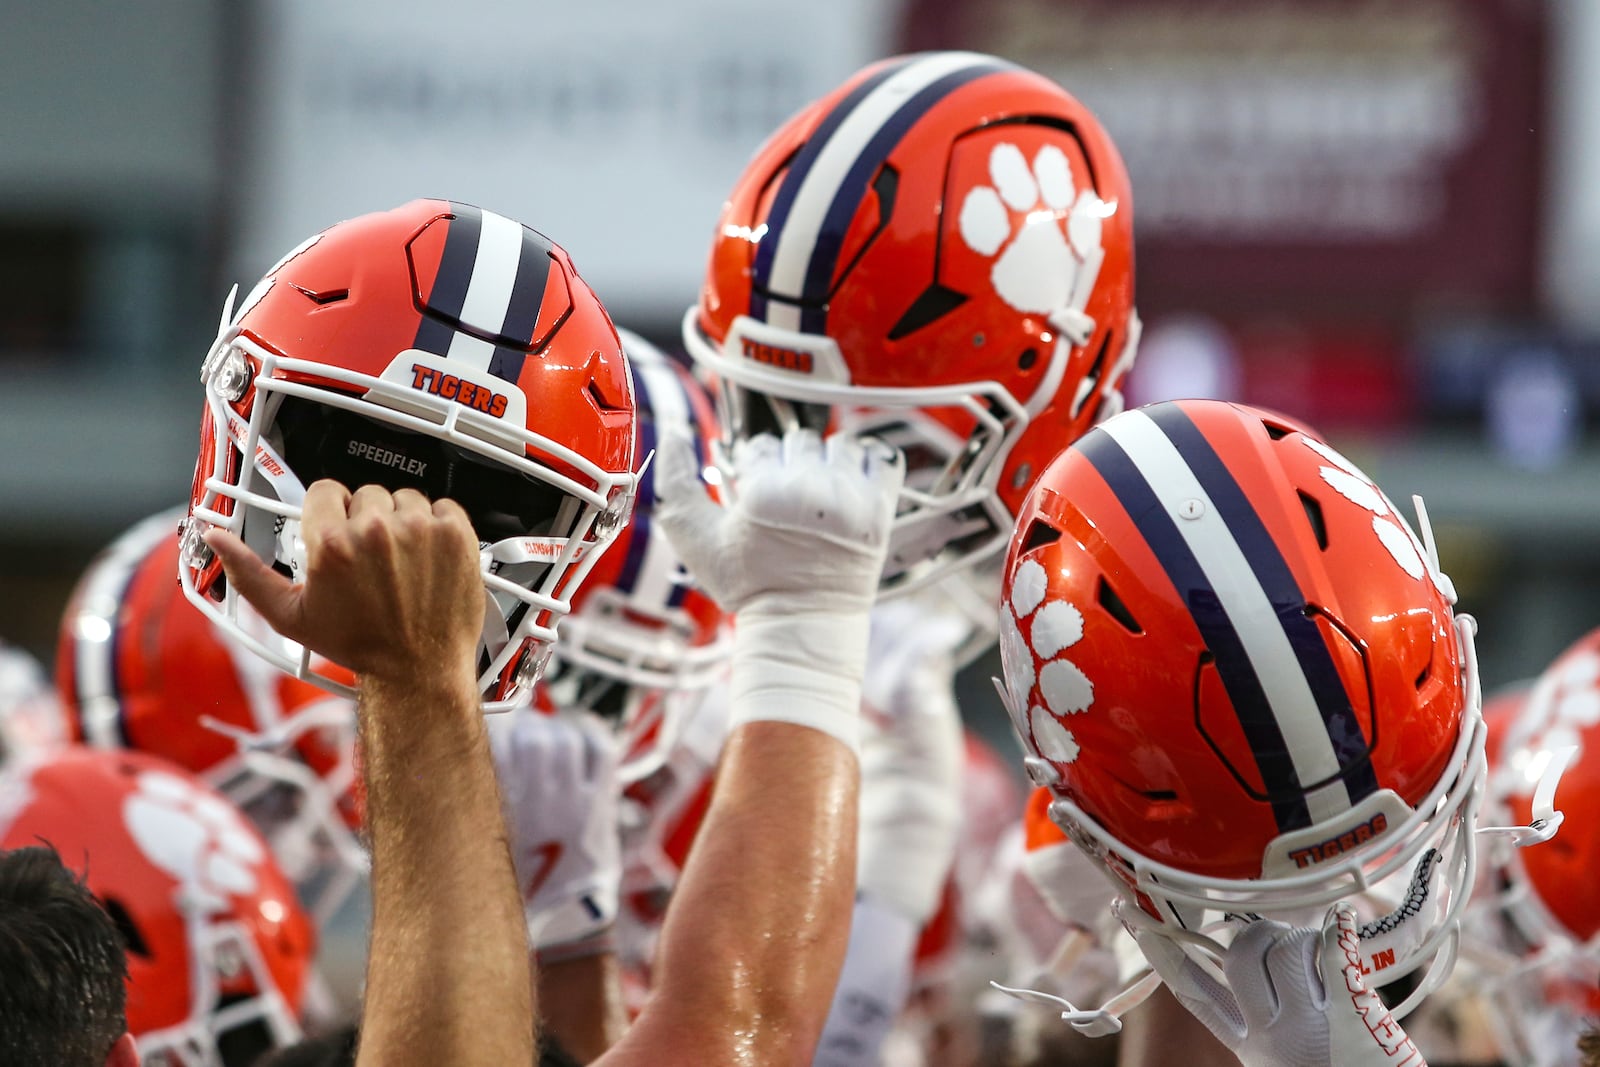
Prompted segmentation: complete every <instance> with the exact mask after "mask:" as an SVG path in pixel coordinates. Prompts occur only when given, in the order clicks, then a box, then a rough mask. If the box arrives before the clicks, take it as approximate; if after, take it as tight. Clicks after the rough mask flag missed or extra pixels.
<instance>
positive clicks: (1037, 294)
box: [960, 143, 1106, 315]
mask: <svg viewBox="0 0 1600 1067" xmlns="http://www.w3.org/2000/svg"><path fill="white" fill-rule="evenodd" d="M989 180H990V182H991V183H992V184H990V185H980V186H977V187H976V188H974V189H973V190H972V191H971V192H969V193H967V195H966V198H965V199H964V200H963V201H962V202H961V216H960V230H961V238H962V240H964V241H965V242H966V244H967V247H968V248H971V249H972V250H973V251H974V252H977V253H978V254H980V255H983V256H995V257H997V258H996V259H995V261H994V265H993V267H992V268H991V270H990V274H989V277H990V280H991V281H992V282H993V283H994V288H995V292H997V293H999V294H1000V298H1001V299H1002V300H1004V301H1005V302H1006V303H1007V304H1009V305H1011V306H1012V307H1014V308H1016V309H1017V310H1018V311H1022V312H1028V313H1032V314H1040V315H1047V314H1050V313H1052V312H1057V311H1060V310H1061V309H1063V308H1067V307H1071V306H1073V305H1074V303H1075V300H1074V297H1075V296H1076V295H1077V290H1078V289H1079V288H1080V284H1079V283H1080V279H1079V277H1078V275H1079V272H1080V271H1081V270H1082V269H1084V263H1085V262H1086V261H1087V260H1088V259H1089V258H1090V257H1091V255H1092V254H1094V253H1097V252H1098V251H1099V249H1100V236H1101V225H1102V221H1103V220H1104V218H1105V217H1106V205H1105V203H1104V202H1103V201H1102V200H1101V199H1100V198H1099V197H1098V196H1096V195H1095V193H1094V192H1093V191H1092V190H1088V189H1085V190H1083V191H1082V192H1079V191H1078V190H1077V188H1076V186H1075V184H1074V182H1073V176H1072V168H1071V166H1070V164H1069V163H1068V162H1067V157H1066V154H1065V153H1064V152H1062V151H1061V149H1060V148H1057V147H1056V146H1055V145H1045V146H1044V147H1043V148H1041V149H1039V153H1038V155H1036V156H1035V157H1034V159H1033V162H1032V163H1031V164H1030V163H1029V162H1028V161H1027V159H1025V158H1024V157H1023V155H1022V150H1021V149H1020V148H1018V147H1017V146H1016V145H1014V144H1010V143H1001V144H998V145H996V146H995V147H994V150H993V151H992V152H991V153H990V154H989ZM1063 216H1065V220H1064V221H1065V224H1066V225H1065V229H1063V226H1062V223H1063Z"/></svg>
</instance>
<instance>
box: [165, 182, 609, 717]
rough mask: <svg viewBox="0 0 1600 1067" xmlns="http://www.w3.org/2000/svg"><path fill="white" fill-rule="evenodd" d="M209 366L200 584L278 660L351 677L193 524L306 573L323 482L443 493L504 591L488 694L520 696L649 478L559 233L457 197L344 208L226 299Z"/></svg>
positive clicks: (323, 679)
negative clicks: (261, 627)
mask: <svg viewBox="0 0 1600 1067" xmlns="http://www.w3.org/2000/svg"><path fill="white" fill-rule="evenodd" d="M201 380H202V381H203V382H204V383H205V387H206V410H205V417H204V419H203V421H202V427H201V444H200V456H199V461H198V464H197V466H196V469H195V480H194V491H193V500H192V502H191V508H190V511H191V514H190V518H189V519H188V520H187V521H186V527H185V532H184V535H183V546H182V547H183V557H182V562H181V565H180V568H179V571H180V574H181V575H182V577H183V582H184V588H185V591H186V592H187V594H188V595H189V598H190V599H191V600H192V601H193V602H194V603H195V604H197V605H199V606H200V608H201V609H202V610H203V611H205V612H206V614H207V615H209V616H210V617H211V618H213V619H214V620H215V621H216V622H217V624H218V625H220V626H222V627H224V628H226V629H228V630H230V631H232V632H233V633H234V634H235V636H236V637H238V638H239V639H240V640H242V641H244V642H245V643H246V644H248V645H249V647H251V648H252V649H254V650H255V651H256V652H257V653H259V654H261V655H263V656H265V657H267V658H268V659H269V660H271V661H272V662H274V663H276V664H277V665H278V666H280V667H282V668H283V669H285V670H288V671H291V672H293V673H296V674H299V675H301V676H303V677H307V678H310V679H312V680H314V681H316V682H317V683H318V684H321V685H324V686H325V687H327V688H330V689H333V690H334V691H336V692H342V693H345V694H346V695H352V694H351V692H350V690H349V687H348V686H345V685H342V684H341V683H340V682H339V680H338V679H337V678H336V677H334V676H333V675H332V674H330V673H329V672H327V671H323V670H319V669H317V668H316V667H315V666H313V665H312V664H311V663H310V659H309V656H307V655H306V654H305V652H304V650H302V649H299V648H298V647H290V646H288V645H287V643H286V642H282V641H277V640H270V639H265V638H262V637H261V636H259V635H256V634H251V633H248V632H246V630H245V628H244V627H242V626H241V625H240V623H239V618H238V614H239V613H238V597H237V595H236V594H235V593H234V592H233V591H232V590H230V589H228V588H227V585H226V581H225V578H224V576H223V575H222V573H221V568H220V565H219V561H218V560H216V559H215V558H213V556H212V554H211V552H210V551H209V550H208V549H207V548H206V547H205V545H204V543H203V542H202V541H201V540H200V534H201V532H202V530H203V528H204V527H205V526H207V525H215V526H223V527H226V528H227V529H229V530H231V531H232V532H234V533H235V534H238V535H239V536H240V537H242V538H243V539H244V541H245V543H246V544H248V545H249V546H250V547H251V548H253V549H254V550H255V551H256V552H257V554H258V555H260V556H261V558H262V559H264V560H265V561H266V562H267V563H269V564H272V565H274V566H276V567H278V568H279V569H280V570H281V571H283V572H284V573H288V574H294V573H298V571H299V570H300V568H301V567H302V566H303V565H304V554H305V549H304V545H303V544H302V543H301V541H300V537H299V527H300V521H299V520H300V505H301V501H302V500H303V498H304V495H305V488H306V487H307V486H308V485H310V484H311V483H312V482H313V481H316V480H317V479H319V478H333V479H337V480H338V481H341V482H343V483H345V484H346V485H347V486H349V487H350V488H352V489H353V488H355V487H357V486H360V485H364V484H377V485H381V486H383V487H384V488H386V489H390V490H399V489H402V488H412V489H417V490H420V491H421V492H422V493H424V494H425V495H426V496H428V497H429V498H430V499H435V500H437V499H440V498H445V497H448V498H450V499H452V500H454V501H455V502H456V503H458V504H460V505H461V506H462V507H463V509H465V511H466V512H467V515H468V517H469V518H470V519H471V520H472V523H473V526H474V528H475V530H476V531H477V535H478V540H479V542H480V543H481V545H482V547H483V551H482V559H483V570H484V585H485V588H486V590H487V592H488V594H489V597H490V599H491V600H492V602H493V604H494V607H495V608H496V609H497V610H494V611H488V612H486V613H485V622H484V631H483V638H482V643H481V646H480V650H479V652H480V655H479V663H478V674H479V683H480V686H481V689H482V692H483V697H484V706H485V708H486V709H487V710H506V709H508V708H511V707H514V706H517V705H519V704H521V703H525V702H526V700H527V698H528V696H529V693H530V692H531V687H532V685H533V683H534V681H535V680H536V679H537V677H538V675H539V673H540V671H541V670H542V669H543V666H544V662H545V659H546V658H547V656H548V653H549V645H550V642H551V641H553V640H554V638H555V625H556V623H557V621H558V620H559V619H560V618H561V616H563V615H565V614H566V613H567V610H568V605H569V603H570V600H571V597H572V594H573V592H574V590H575V589H576V588H577V586H578V584H579V583H580V582H581V581H582V579H583V576H584V574H586V573H587V571H588V569H589V568H590V567H591V566H593V565H594V562H595V561H596V560H597V559H598V558H599V556H600V554H601V553H602V552H603V551H604V550H605V548H606V546H607V545H609V544H610V543H611V540H612V538H613V537H615V535H616V533H617V531H618V530H619V529H620V528H621V527H622V525H623V524H624V523H625V522H626V520H627V516H628V509H629V506H630V503H631V499H632V491H633V485H634V481H635V478H634V474H633V472H632V469H631V467H630V463H631V461H632V459H633V393H632V388H631V385H630V383H629V379H628V371H627V366H626V363H625V361H624V358H623V355H622V348H621V344H620V342H619V341H618V339H617V333H616V330H615V329H614V328H613V326H612V324H611V320H610V319H609V318H608V317H607V315H606V312H605V309H604V308H603V307H602V306H601V305H600V301H599V300H598V299H597V298H596V297H595V295H594V293H593V292H592V291H591V290H590V289H589V287H588V286H587V285H585V284H584V283H583V281H582V279H580V278H579V277H578V275H577V272H576V271H575V270H574V269H573V266H572V263H571V261H570V260H569V259H568V257H567V254H566V253H565V252H564V251H562V250H561V249H560V248H559V247H557V246H556V245H555V244H553V243H552V242H551V241H550V240H549V239H547V238H546V237H544V236H543V235H542V234H539V233H537V232H535V231H534V230H531V229H529V228H528V227H526V226H524V225H522V224H521V223H519V222H516V221H514V220H512V219H509V218H506V217H505V216H503V215H497V214H495V213H494V212H492V211H485V210H482V209H479V208H476V207H472V206H470V205H467V204H458V203H451V202H448V201H443V200H415V201H412V202H411V203H409V204H406V205H404V206H402V207H399V208H395V209H394V210H392V211H385V212H377V213H374V214H370V215H362V216H360V217H359V218H355V219H351V220H349V221H347V222H342V223H340V224H338V225H337V226H333V227H331V228H329V229H327V230H324V231H323V232H322V233H319V234H317V235H315V236H313V237H312V238H310V239H309V240H307V241H306V242H304V243H302V244H301V245H300V246H299V247H298V248H295V249H294V250H293V251H291V252H290V253H289V254H288V255H287V256H285V257H284V259H283V260H282V261H280V262H279V263H278V264H277V265H276V266H275V267H273V268H272V269H271V270H269V271H268V272H267V274H266V276H265V277H264V278H262V279H261V281H260V282H259V283H258V284H257V285H256V287H255V288H254V289H253V290H252V291H251V292H250V294H249V295H248V296H246V297H245V298H244V301H243V302H242V303H241V304H240V305H239V306H238V307H237V308H233V307H232V305H231V300H230V306H229V308H228V309H227V310H226V311H225V312H224V315H223V322H222V327H221V331H220V333H219V334H218V337H217V339H216V341H215V343H214V344H213V345H212V348H211V351H210V353H209V354H208V355H207V357H206V359H205V362H204V365H203V367H202V369H201ZM372 625H373V626H375V627H381V626H383V625H384V620H383V619H373V620H372Z"/></svg>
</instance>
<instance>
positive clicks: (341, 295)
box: [295, 285, 350, 307]
mask: <svg viewBox="0 0 1600 1067" xmlns="http://www.w3.org/2000/svg"><path fill="white" fill-rule="evenodd" d="M295 288H296V289H298V290H300V292H301V293H303V294H304V295H305V297H306V299H308V300H310V301H311V302H312V303H313V304H315V305H317V306H318V307H326V306H327V305H329V304H337V303H338V302H339V301H341V300H348V299H350V290H349V289H325V290H323V291H322V292H320V293H317V292H313V291H311V290H310V289H307V288H306V287H305V286H303V285H297V286H295Z"/></svg>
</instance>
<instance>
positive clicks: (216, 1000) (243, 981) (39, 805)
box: [0, 745, 316, 1067]
mask: <svg viewBox="0 0 1600 1067" xmlns="http://www.w3.org/2000/svg"><path fill="white" fill-rule="evenodd" d="M40 844H47V845H50V846H52V847H54V848H55V850H56V852H57V853H58V854H59V855H60V857H61V860H62V862H63V863H65V864H66V865H67V866H68V867H70V868H72V869H74V870H76V871H78V872H80V875H81V877H83V878H84V880H85V882H86V883H87V885H88V887H89V891H90V892H92V893H93V894H94V895H95V896H96V897H97V898H98V899H99V900H100V902H101V904H102V905H103V906H104V907H105V909H106V911H107V913H109V914H110V916H111V918H112V920H113V921H114V922H115V923H116V925H117V927H118V929H119V930H120V931H121V933H122V935H123V939H124V941H125V943H126V945H127V960H128V1003H127V1012H128V1031H129V1032H130V1033H132V1034H133V1036H134V1038H135V1040H136V1042H137V1043H138V1046H139V1051H140V1054H141V1056H142V1058H143V1062H145V1063H146V1064H149V1065H151V1067H200V1065H203V1064H224V1063H228V1064H234V1063H241V1064H242V1063H253V1062H255V1061H256V1059H257V1058H258V1057H259V1056H260V1054H261V1053H262V1052H263V1051H265V1050H266V1049H270V1048H274V1047H277V1046H280V1045H289V1044H293V1043H294V1042H295V1041H297V1040H298V1039H299V1038H300V1036H301V1035H300V1025H299V1020H300V1015H301V1012H302V1010H303V1006H304V1000H305V996H306V990H307V986H308V980H309V978H310V974H311V966H312V959H313V957H314V955H315V952H316V941H315V931H314V930H313V928H312V925H311V923H310V921H309V920H308V919H307V918H306V915H305V913H304V912H303V911H301V909H300V905H299V904H298V903H297V902H296V900H295V895H294V891H293V889H292V888H290V886H289V883H288V881H287V879H285V878H284V876H283V873H282V872H281V871H279V869H278V867H277V865H276V864H275V863H274V862H273V859H272V855H271V853H270V852H269V851H268V850H267V848H266V845H265V843H264V842H263V841H262V839H261V836H260V835H259V834H258V833H257V832H256V831H255V830H254V829H253V828H251V826H250V824H249V823H248V822H246V821H245V820H244V818H242V817H241V815H240V814H239V812H238V811H237V810H235V809H234V808H233V807H232V805H230V804H229V803H228V802H227V801H226V800H224V799H223V798H222V797H221V796H219V795H218V794H217V793H215V792H213V791H212V790H211V789H209V788H207V787H206V786H205V785H204V784H202V783H201V782H200V781H199V780H198V779H196V778H195V777H194V776H192V775H190V774H189V773H188V772H186V771H184V770H183V769H182V768H179V767H177V766H176V765H174V764H171V763H169V762H167V761H166V760H162V759H157V758H156V757H154V756H148V755H145V754H143V753H137V752H99V751H95V750H93V749H88V748H83V747H81V746H76V745H74V746H69V747H67V748H64V749H61V750H59V751H57V752H55V753H53V754H51V755H49V756H47V757H45V758H43V759H42V760H41V761H38V762H25V763H23V764H21V765H19V766H18V767H16V768H14V769H12V770H10V771H9V772H8V773H7V774H6V775H4V776H0V847H3V848H8V849H10V848H24V847H27V846H31V845H40Z"/></svg>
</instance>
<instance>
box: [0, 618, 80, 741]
mask: <svg viewBox="0 0 1600 1067" xmlns="http://www.w3.org/2000/svg"><path fill="white" fill-rule="evenodd" d="M70 733H71V731H70V728H69V727H68V726H67V716H66V712H65V711H63V710H62V708H61V700H60V698H59V697H57V695H56V691H55V690H54V689H52V688H51V686H50V681H49V679H48V678H46V677H45V673H44V669H43V668H42V667H40V666H39V661H38V660H36V659H34V658H33V657H32V656H30V655H28V653H26V652H24V651H23V650H22V649H20V648H17V647H15V646H13V645H8V644H6V643H5V642H4V641H0V767H5V766H7V765H8V764H10V763H13V762H15V761H17V760H21V759H28V758H30V757H35V756H39V755H42V754H44V753H46V752H51V751H53V750H55V749H57V748H60V747H61V746H62V745H64V744H66V743H67V740H68V737H69V735H70Z"/></svg>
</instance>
